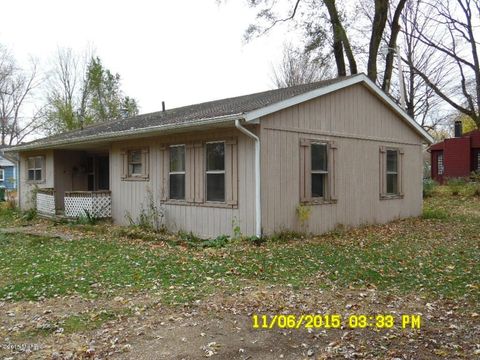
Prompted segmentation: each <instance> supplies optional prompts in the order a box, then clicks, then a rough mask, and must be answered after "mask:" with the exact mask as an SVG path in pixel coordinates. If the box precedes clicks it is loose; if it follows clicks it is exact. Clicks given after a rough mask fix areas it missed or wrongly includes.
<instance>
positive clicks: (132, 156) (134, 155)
mask: <svg viewBox="0 0 480 360" xmlns="http://www.w3.org/2000/svg"><path fill="white" fill-rule="evenodd" d="M128 173H129V175H130V176H141V175H143V162H142V150H130V151H129V152H128Z"/></svg>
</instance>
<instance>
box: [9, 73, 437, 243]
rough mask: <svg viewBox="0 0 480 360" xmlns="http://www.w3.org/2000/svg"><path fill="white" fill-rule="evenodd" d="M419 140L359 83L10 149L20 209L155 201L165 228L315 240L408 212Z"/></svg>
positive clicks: (117, 208) (394, 109) (411, 125)
mask: <svg viewBox="0 0 480 360" xmlns="http://www.w3.org/2000/svg"><path fill="white" fill-rule="evenodd" d="M425 143H427V144H431V143H432V138H431V137H430V135H429V134H428V133H427V132H425V131H424V130H423V129H422V128H421V127H420V126H419V125H418V124H417V123H416V122H415V121H413V119H412V118H410V117H409V116H408V115H407V114H406V113H405V111H403V110H402V109H401V108H400V107H399V106H398V105H397V104H396V103H395V102H394V101H392V99H391V98H390V97H389V96H387V95H386V94H385V93H383V92H382V91H381V90H380V89H379V88H378V87H377V86H376V85H375V84H374V83H373V82H372V81H370V80H369V79H368V78H367V76H366V75H364V74H358V75H354V76H349V77H341V78H337V79H332V80H326V81H320V82H315V83H311V84H308V85H299V86H293V87H289V88H284V89H277V90H271V91H266V92H261V93H256V94H251V95H246V96H240V97H234V98H229V99H223V100H217V101H211V102H206V103H202V104H196V105H191V106H185V107H180V108H176V109H170V110H163V111H159V112H155V113H151V114H145V115H139V116H135V117H132V118H128V119H123V120H115V121H111V122H107V123H101V124H96V125H93V126H89V127H85V128H84V129H81V130H75V131H71V132H67V133H63V134H59V135H55V136H51V137H47V138H44V139H41V140H37V141H34V142H31V143H27V144H22V145H19V146H17V147H16V148H14V149H12V150H11V151H16V152H17V153H18V154H19V157H20V206H21V208H22V209H27V208H29V207H32V206H37V209H38V211H39V212H43V213H46V214H50V215H55V214H63V215H65V216H76V215H78V214H79V213H80V212H81V211H83V210H84V209H86V210H88V211H90V213H93V214H95V215H96V216H98V217H111V218H112V219H113V221H114V222H115V223H118V224H128V219H129V218H130V219H135V218H137V217H138V216H139V215H140V214H141V212H142V209H144V210H145V209H147V208H149V207H151V206H150V205H149V201H151V202H152V204H153V205H154V207H156V208H161V209H163V211H164V214H165V218H164V224H165V226H166V227H167V228H168V229H169V230H171V231H179V230H183V231H187V232H190V231H191V232H193V233H195V234H197V235H200V236H203V237H215V236H218V235H220V234H232V232H233V229H234V227H235V228H237V227H239V228H240V230H241V232H242V233H243V234H244V235H257V236H260V235H262V234H272V233H274V232H279V231H282V230H285V229H292V230H306V231H309V232H313V233H322V232H325V231H329V230H331V229H334V228H335V227H336V226H337V225H340V224H341V225H344V226H355V225H361V224H366V223H384V222H388V221H391V220H394V219H398V218H404V217H410V216H418V215H420V214H421V212H422V145H423V144H425ZM149 199H150V200H149ZM302 206H303V207H302ZM298 209H309V211H300V212H301V213H303V216H298V213H299V211H298ZM305 214H308V215H309V216H306V217H305V216H304V215H305ZM237 231H238V228H237Z"/></svg>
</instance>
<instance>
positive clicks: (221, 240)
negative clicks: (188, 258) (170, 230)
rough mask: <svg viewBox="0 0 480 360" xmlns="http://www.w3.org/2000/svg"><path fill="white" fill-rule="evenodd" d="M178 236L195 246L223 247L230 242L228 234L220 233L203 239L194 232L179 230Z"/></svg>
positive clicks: (187, 243)
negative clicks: (212, 237)
mask: <svg viewBox="0 0 480 360" xmlns="http://www.w3.org/2000/svg"><path fill="white" fill-rule="evenodd" d="M178 237H179V238H180V239H181V240H182V242H184V243H185V244H186V245H187V246H190V247H195V248H202V249H203V248H221V247H224V246H226V245H227V244H228V242H229V241H230V237H229V236H228V235H219V236H217V237H216V238H214V239H202V238H200V237H198V236H197V235H195V234H194V233H192V232H188V233H187V232H185V231H179V232H178Z"/></svg>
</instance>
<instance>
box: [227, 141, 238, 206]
mask: <svg viewBox="0 0 480 360" xmlns="http://www.w3.org/2000/svg"><path fill="white" fill-rule="evenodd" d="M225 202H226V203H227V204H228V205H231V206H236V205H238V155H237V138H232V139H229V140H226V141H225Z"/></svg>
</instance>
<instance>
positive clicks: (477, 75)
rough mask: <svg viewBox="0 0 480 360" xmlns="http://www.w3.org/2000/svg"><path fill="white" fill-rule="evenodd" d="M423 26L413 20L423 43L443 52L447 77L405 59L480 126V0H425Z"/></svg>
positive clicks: (416, 35)
mask: <svg viewBox="0 0 480 360" xmlns="http://www.w3.org/2000/svg"><path fill="white" fill-rule="evenodd" d="M422 17H423V20H422V21H421V22H420V23H422V24H426V25H423V26H422V27H421V28H420V27H419V25H418V22H417V23H413V22H412V23H411V25H412V27H413V29H414V30H415V32H414V33H413V34H411V36H412V37H414V38H416V39H417V40H418V41H419V42H420V43H422V44H424V45H426V46H428V47H429V48H431V49H434V50H435V53H436V54H441V55H443V61H442V65H441V69H442V71H443V74H446V75H445V76H443V77H441V78H440V79H438V78H434V77H432V76H431V74H429V73H427V72H426V71H425V69H424V68H422V66H421V64H419V62H418V61H416V60H417V59H405V60H406V61H408V62H409V64H410V66H411V68H412V69H413V71H414V72H415V73H416V74H418V75H419V76H420V77H421V78H422V79H423V81H425V83H426V84H427V85H428V86H429V87H430V88H431V89H432V90H433V91H434V92H435V93H436V94H437V95H438V96H439V97H440V98H442V99H443V100H444V101H445V102H447V103H448V104H449V105H451V106H452V107H453V108H454V109H456V110H457V111H460V112H462V113H463V114H465V115H468V116H470V117H471V118H472V119H473V120H474V121H475V123H476V124H477V126H480V57H479V52H478V46H479V45H480V44H479V42H478V40H477V39H476V38H475V32H474V27H478V26H479V25H480V24H479V20H480V0H454V1H448V2H447V1H439V0H429V1H426V2H425V3H424V5H423V8H422Z"/></svg>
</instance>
